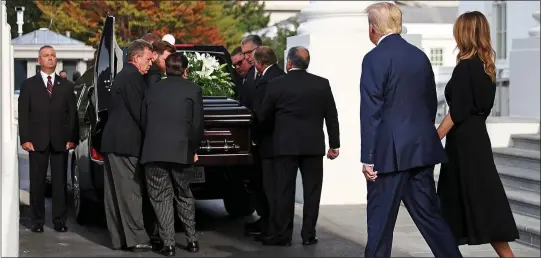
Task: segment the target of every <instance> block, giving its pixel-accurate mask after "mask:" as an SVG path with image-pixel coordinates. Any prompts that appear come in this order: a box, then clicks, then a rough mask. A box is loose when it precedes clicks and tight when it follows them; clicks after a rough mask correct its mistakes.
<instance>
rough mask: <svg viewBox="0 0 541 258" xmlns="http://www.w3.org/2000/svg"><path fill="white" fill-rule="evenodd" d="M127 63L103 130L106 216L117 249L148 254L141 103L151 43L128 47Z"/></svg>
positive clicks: (117, 80) (117, 79) (116, 83)
mask: <svg viewBox="0 0 541 258" xmlns="http://www.w3.org/2000/svg"><path fill="white" fill-rule="evenodd" d="M127 60H128V61H127V63H126V64H125V65H124V68H122V70H121V71H120V72H119V73H118V74H117V75H116V77H115V80H114V82H113V86H112V88H111V102H110V103H111V106H110V107H109V110H108V112H109V119H108V120H107V124H105V128H104V129H103V137H102V146H101V152H103V153H105V154H106V155H105V163H104V169H105V171H104V199H105V215H106V217H107V227H108V229H109V233H110V234H111V240H112V244H113V248H114V249H120V248H128V249H130V250H133V251H144V250H149V249H151V248H152V246H151V245H150V243H149V237H148V234H147V232H146V230H145V226H144V222H143V207H142V205H143V204H142V203H143V200H142V198H141V196H142V194H143V189H142V187H144V185H143V186H142V184H143V183H144V181H143V178H142V177H143V175H142V171H141V170H140V164H139V160H140V156H141V147H142V142H143V132H142V129H143V125H142V121H141V105H142V103H143V98H144V96H145V88H146V84H145V79H144V77H143V75H144V74H146V73H147V72H148V69H149V68H150V65H151V64H152V45H150V44H149V43H148V42H146V41H144V40H136V41H134V42H132V43H130V45H129V46H128V51H127Z"/></svg>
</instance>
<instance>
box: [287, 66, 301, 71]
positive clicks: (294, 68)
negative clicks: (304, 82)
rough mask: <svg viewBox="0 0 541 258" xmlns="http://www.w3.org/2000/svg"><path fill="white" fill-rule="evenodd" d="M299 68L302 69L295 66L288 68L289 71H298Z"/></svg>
mask: <svg viewBox="0 0 541 258" xmlns="http://www.w3.org/2000/svg"><path fill="white" fill-rule="evenodd" d="M299 70H302V69H301V68H296V67H293V68H291V69H289V71H299Z"/></svg>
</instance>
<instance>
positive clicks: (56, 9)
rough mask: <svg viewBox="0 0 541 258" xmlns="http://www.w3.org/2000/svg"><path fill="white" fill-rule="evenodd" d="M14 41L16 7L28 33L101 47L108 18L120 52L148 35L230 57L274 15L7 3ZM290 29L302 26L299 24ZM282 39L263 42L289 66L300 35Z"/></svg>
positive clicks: (134, 0) (222, 6)
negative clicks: (217, 49)
mask: <svg viewBox="0 0 541 258" xmlns="http://www.w3.org/2000/svg"><path fill="white" fill-rule="evenodd" d="M6 5H7V12H8V23H9V24H10V25H11V32H12V33H11V34H12V38H16V37H17V36H18V35H17V24H16V20H17V14H16V11H15V7H16V6H24V7H25V12H24V25H23V31H24V33H29V32H32V31H34V30H37V29H39V28H42V27H44V28H49V29H50V30H52V31H55V32H57V33H59V34H63V35H65V34H66V32H67V31H70V34H71V37H72V38H75V39H77V40H80V41H83V42H85V43H87V44H88V45H90V46H94V47H96V46H97V45H98V43H99V42H98V41H99V38H100V36H101V35H100V31H101V29H102V26H103V22H104V21H105V19H104V18H105V16H106V15H107V14H109V15H114V16H115V18H116V37H117V41H118V43H119V45H120V46H125V45H126V44H127V43H129V42H130V41H132V40H135V39H138V38H140V37H142V36H143V35H144V34H146V33H148V32H154V33H156V34H158V35H160V36H163V35H164V34H167V33H170V34H173V35H174V36H175V38H176V39H177V43H192V44H209V45H225V46H226V47H227V49H228V50H229V51H232V50H233V49H234V48H235V47H237V46H238V45H239V43H240V41H241V39H242V37H243V36H244V35H245V34H246V33H250V32H254V31H258V30H260V29H263V28H266V27H268V26H273V25H274V24H269V14H268V13H266V12H265V10H264V8H265V5H264V3H263V2H261V1H253V0H252V1H239V0H226V1H159V0H129V1H114V0H9V1H6ZM286 23H291V24H294V25H296V26H295V29H296V27H297V26H298V24H297V23H296V21H295V20H294V19H293V20H291V21H288V22H286ZM278 27H279V29H278V32H277V36H276V37H273V38H269V37H266V36H263V37H262V39H263V42H264V44H265V45H267V46H270V47H272V48H273V49H274V50H275V52H276V54H277V56H278V59H279V64H280V65H283V56H284V53H283V52H284V50H285V47H286V39H287V37H288V36H291V35H294V34H295V32H294V30H291V29H289V28H288V26H283V24H281V25H279V26H278Z"/></svg>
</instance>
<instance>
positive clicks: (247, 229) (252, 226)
mask: <svg viewBox="0 0 541 258" xmlns="http://www.w3.org/2000/svg"><path fill="white" fill-rule="evenodd" d="M261 224H262V223H261V219H259V220H257V221H255V222H252V223H248V224H246V225H245V226H244V234H245V235H247V236H256V235H260V234H261V233H262V232H261V231H262V230H261Z"/></svg>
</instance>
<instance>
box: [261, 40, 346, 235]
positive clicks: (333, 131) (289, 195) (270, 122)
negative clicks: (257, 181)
mask: <svg viewBox="0 0 541 258" xmlns="http://www.w3.org/2000/svg"><path fill="white" fill-rule="evenodd" d="M309 63H310V55H309V53H308V50H307V49H305V48H303V47H294V48H291V49H290V50H289V53H288V55H287V67H286V69H287V71H288V73H287V74H286V75H284V76H281V77H279V78H276V79H274V80H272V81H271V82H269V84H268V85H267V86H266V87H267V93H266V97H265V99H264V100H263V103H262V104H261V107H260V108H259V110H258V111H257V116H258V119H259V121H260V123H262V126H263V127H268V128H269V130H271V131H273V135H272V138H273V139H272V141H273V155H274V162H273V163H274V172H275V175H274V176H275V177H274V183H275V187H274V190H275V193H274V198H271V200H273V201H274V205H273V209H272V211H273V215H271V218H272V219H273V221H274V223H273V224H274V233H275V234H274V236H270V237H268V238H265V239H263V243H264V244H267V245H283V246H289V245H291V238H292V234H293V217H294V208H295V206H294V205H295V186H296V184H295V181H296V178H297V171H298V169H299V168H300V171H301V175H302V182H303V191H304V193H303V195H304V211H303V221H302V231H301V237H302V240H303V244H304V245H312V244H315V243H317V241H318V239H317V237H316V223H317V218H318V214H319V201H320V198H321V187H322V183H323V156H324V155H325V135H324V133H323V120H325V123H326V126H327V134H328V135H329V147H330V149H329V151H328V152H327V155H328V157H329V158H330V159H334V158H336V157H337V156H338V148H339V147H340V135H339V125H338V114H337V111H336V105H335V102H334V97H333V94H332V91H331V87H330V85H329V81H328V80H327V79H325V78H322V77H319V76H316V75H313V74H310V73H308V72H306V69H307V68H308V65H309Z"/></svg>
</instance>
